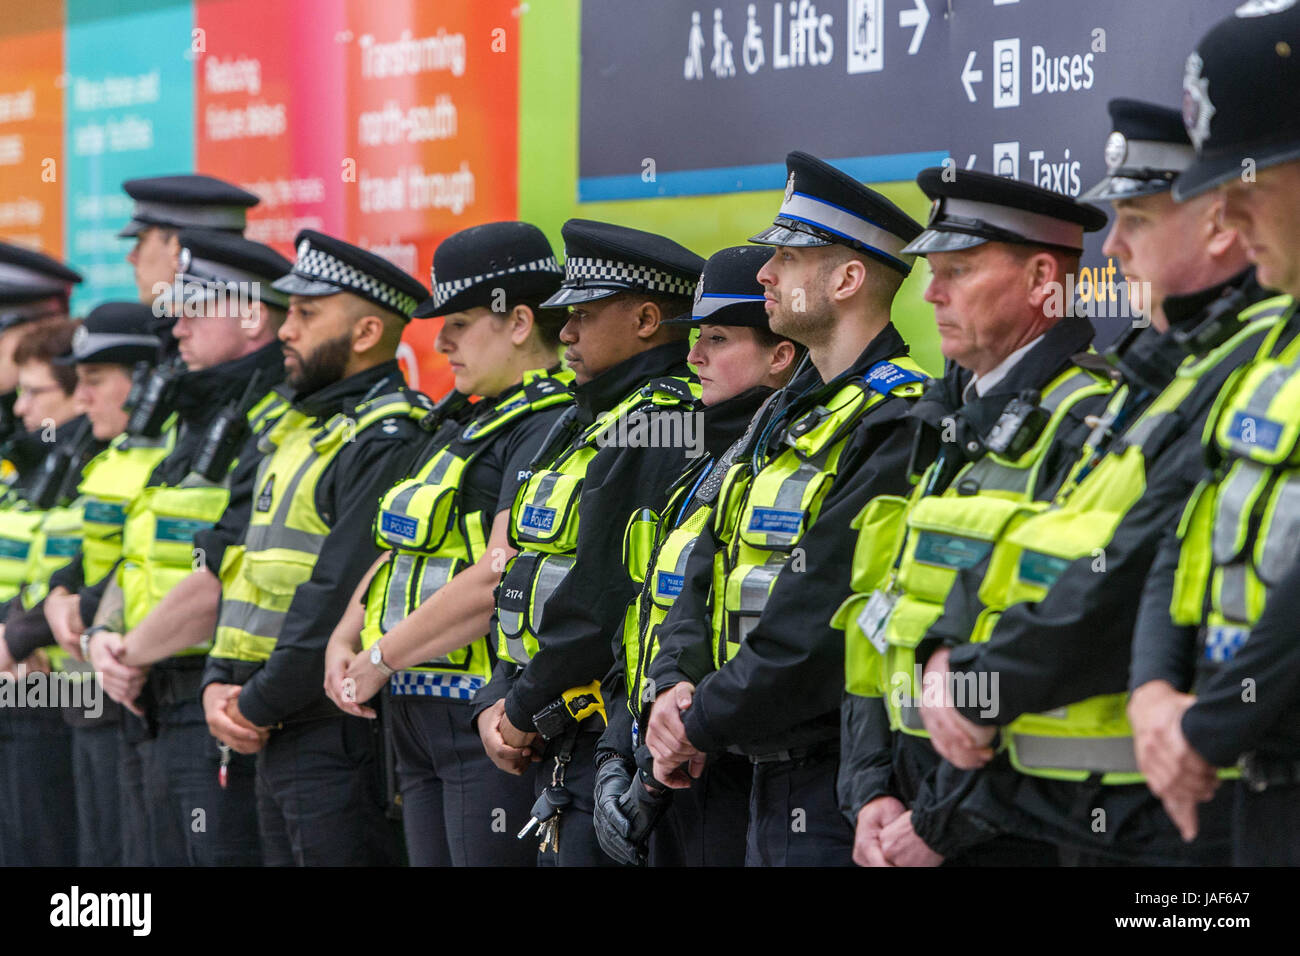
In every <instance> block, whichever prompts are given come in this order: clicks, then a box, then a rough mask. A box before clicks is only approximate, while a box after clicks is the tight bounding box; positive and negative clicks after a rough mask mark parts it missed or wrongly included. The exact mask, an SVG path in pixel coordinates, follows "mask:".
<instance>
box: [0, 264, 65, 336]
mask: <svg viewBox="0 0 1300 956" xmlns="http://www.w3.org/2000/svg"><path fill="white" fill-rule="evenodd" d="M79 282H81V275H80V274H79V273H77V272H74V271H73V270H71V269H69V268H68V267H67V266H65V265H64V264H63V263H62V262H59V260H57V259H54V258H51V257H50V256H47V255H45V253H43V252H37V251H36V250H34V249H28V248H27V247H26V246H17V245H14V244H12V243H8V242H0V331H3V330H4V329H8V328H12V327H13V326H15V325H21V324H22V323H24V322H30V321H33V320H35V319H41V318H45V317H47V316H54V315H66V314H67V311H68V298H69V296H71V295H72V287H73V286H74V285H77V284H78V283H79ZM51 300H56V301H54V302H51Z"/></svg>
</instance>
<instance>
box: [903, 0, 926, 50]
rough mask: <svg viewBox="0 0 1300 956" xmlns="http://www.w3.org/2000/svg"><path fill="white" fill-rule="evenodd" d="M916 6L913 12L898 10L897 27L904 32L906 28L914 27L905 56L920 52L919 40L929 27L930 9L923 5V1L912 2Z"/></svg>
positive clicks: (913, 0)
mask: <svg viewBox="0 0 1300 956" xmlns="http://www.w3.org/2000/svg"><path fill="white" fill-rule="evenodd" d="M912 2H913V3H915V4H916V9H914V10H899V11H898V25H899V26H900V27H902V28H903V29H904V30H906V29H907V28H908V27H915V28H916V29H915V32H913V33H912V42H911V43H909V44H908V45H907V55H908V56H916V54H917V53H919V52H920V50H921V38H922V37H924V36H925V28H926V27H927V26H929V25H930V8H929V7H927V6H926V5H925V0H912Z"/></svg>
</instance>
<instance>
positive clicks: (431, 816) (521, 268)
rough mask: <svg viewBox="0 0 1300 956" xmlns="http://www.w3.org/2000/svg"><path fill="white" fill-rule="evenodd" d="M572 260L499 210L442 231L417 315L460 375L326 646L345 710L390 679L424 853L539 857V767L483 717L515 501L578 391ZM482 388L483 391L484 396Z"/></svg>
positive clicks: (402, 763)
mask: <svg viewBox="0 0 1300 956" xmlns="http://www.w3.org/2000/svg"><path fill="white" fill-rule="evenodd" d="M563 274H564V273H563V270H562V269H561V268H560V266H559V265H558V264H557V263H556V261H555V253H554V252H553V251H552V250H551V246H550V243H549V242H548V241H547V239H546V237H545V236H544V235H543V234H542V232H541V230H540V229H538V228H537V227H536V226H533V225H531V224H529V223H523V222H493V223H487V224H485V225H482V226H475V227H474V228H472V229H466V230H463V231H461V232H458V233H455V234H453V235H451V236H449V237H448V238H447V239H445V240H443V241H442V242H441V243H439V245H438V248H437V249H436V250H435V252H434V255H433V271H432V275H431V277H430V278H431V284H432V288H433V297H432V298H431V299H429V300H428V301H426V302H424V303H422V304H421V305H420V307H419V308H418V309H416V310H415V315H416V316H417V317H420V318H425V317H440V318H441V319H442V329H441V330H440V331H439V333H438V338H437V342H436V347H437V349H438V351H439V352H440V353H442V354H443V355H445V356H446V358H447V360H448V362H449V363H450V364H451V368H452V371H453V372H454V373H455V376H456V387H455V390H454V391H453V393H452V395H451V396H450V397H449V401H450V403H451V406H450V408H451V409H453V410H454V411H448V412H447V420H446V422H445V424H444V425H443V426H442V427H440V428H439V429H438V431H437V432H436V433H435V434H433V435H431V436H430V438H429V440H428V442H427V444H426V446H425V448H424V450H422V451H421V453H420V457H419V460H418V463H417V465H416V467H415V468H413V469H412V470H411V472H410V477H408V478H406V479H405V480H403V481H400V482H398V483H397V484H396V485H394V486H393V487H392V488H391V489H390V490H389V491H388V492H387V493H386V494H385V495H384V497H383V500H382V501H381V502H380V506H379V516H378V519H377V521H376V525H375V535H376V541H377V543H378V544H379V545H380V546H381V547H384V548H387V549H390V550H389V552H388V554H387V556H386V557H385V559H384V560H383V562H382V563H381V564H380V565H379V567H378V568H377V569H374V571H373V572H372V573H371V574H369V575H367V577H366V580H365V581H363V582H362V586H361V587H359V588H358V589H357V594H356V595H355V596H354V599H353V601H352V603H351V604H350V605H349V606H348V611H347V613H346V614H345V615H344V617H343V619H342V621H340V622H339V625H338V627H336V628H335V630H334V634H333V636H332V638H331V640H330V645H329V648H328V649H327V651H326V656H325V690H326V692H327V693H328V694H329V695H330V698H331V699H332V700H333V701H334V702H335V703H336V704H338V705H339V707H340V708H341V709H342V710H343V711H344V712H345V713H351V714H355V715H357V716H373V714H374V711H373V710H372V709H371V708H368V707H363V706H362V705H364V703H365V702H366V701H368V700H370V699H371V698H372V697H373V696H375V694H376V693H377V692H378V691H379V690H380V689H381V688H385V687H386V688H387V690H388V693H389V695H390V696H389V697H387V698H385V700H384V703H383V710H384V715H383V716H384V719H386V720H388V721H390V722H391V725H392V731H391V732H392V739H393V747H394V751H395V753H396V764H397V768H396V769H397V790H398V791H399V792H400V793H401V798H402V824H403V827H404V829H405V832H406V847H407V853H408V856H409V859H410V862H411V864H412V865H413V866H439V865H442V866H447V865H456V866H488V865H514V866H523V865H532V864H533V863H534V862H535V860H536V852H535V850H534V848H533V847H532V846H531V845H530V844H528V843H526V842H523V841H520V840H517V839H515V832H516V831H517V830H518V829H519V827H520V826H522V825H523V823H524V821H526V820H527V819H528V811H529V809H530V808H531V807H532V805H533V786H532V779H531V776H527V777H515V776H511V775H508V774H503V773H501V772H500V771H498V770H497V769H496V767H494V766H493V765H492V762H491V760H489V759H488V756H487V754H486V753H484V751H483V744H482V743H481V742H480V740H479V738H478V734H477V733H476V732H475V730H474V727H473V724H472V719H471V718H472V714H473V706H472V702H473V700H474V697H475V695H476V694H477V693H478V691H479V690H480V689H481V688H482V687H483V686H484V685H485V684H486V683H487V681H488V679H489V678H490V677H491V674H492V668H493V666H494V664H495V663H496V649H495V647H493V646H492V645H491V644H490V643H489V642H488V640H487V638H486V636H485V635H486V634H487V632H488V628H489V625H490V623H491V614H492V606H493V592H494V590H495V588H496V585H497V582H498V580H499V579H500V576H501V569H502V568H503V567H504V563H505V561H506V560H507V559H508V558H509V557H511V556H512V555H513V554H514V549H513V548H511V546H510V543H509V541H508V540H507V530H508V526H509V520H510V505H511V504H512V503H513V502H514V499H515V492H516V490H517V489H518V487H519V485H520V484H521V483H522V482H523V481H524V480H525V479H526V478H527V477H528V466H529V462H531V461H532V459H533V456H534V455H535V454H536V453H537V451H538V449H539V448H540V446H541V443H542V440H543V438H545V436H546V433H547V432H548V431H549V430H550V428H551V426H552V425H553V424H554V423H555V420H556V419H557V418H558V417H559V416H560V415H561V414H562V413H563V412H564V410H565V409H566V408H569V407H571V406H572V402H573V397H572V394H571V392H570V390H569V385H570V382H571V380H572V379H571V376H570V375H568V374H567V373H561V371H560V365H559V351H558V349H559V332H560V326H561V325H562V324H563V317H562V316H557V315H556V313H555V312H554V311H553V310H549V309H542V308H541V303H542V302H543V301H544V300H545V299H547V298H549V297H550V296H552V295H554V294H555V292H556V290H558V289H559V287H560V279H561V278H562V276H563ZM470 395H477V396H480V400H479V401H478V402H476V403H475V404H474V405H473V406H472V408H470V407H467V400H468V397H469V396H470ZM354 544H355V543H354V542H346V546H347V547H353V546H354Z"/></svg>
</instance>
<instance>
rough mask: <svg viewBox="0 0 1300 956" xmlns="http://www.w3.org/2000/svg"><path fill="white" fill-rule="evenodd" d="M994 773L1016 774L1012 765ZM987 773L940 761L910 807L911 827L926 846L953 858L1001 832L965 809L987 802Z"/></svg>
mask: <svg viewBox="0 0 1300 956" xmlns="http://www.w3.org/2000/svg"><path fill="white" fill-rule="evenodd" d="M994 772H995V773H1003V774H1005V773H1014V771H1012V770H1010V768H999V769H997V770H995V771H994ZM988 776H989V774H988V773H986V772H985V771H983V770H958V769H957V768H956V767H954V766H953V765H952V764H950V763H948V762H947V761H946V760H945V761H940V763H939V765H938V766H937V767H935V769H934V771H933V772H932V773H931V774H930V775H929V776H928V777H926V778H925V780H924V782H923V783H922V784H921V786H920V788H919V789H918V791H917V794H916V799H914V800H913V801H912V806H911V810H912V829H913V830H914V831H915V832H916V835H917V836H918V837H920V838H921V840H922V842H924V843H925V845H926V846H928V847H929V848H930V849H931V850H933V851H934V852H935V853H938V854H940V855H941V856H943V857H946V858H951V857H955V856H957V855H959V854H960V853H962V852H963V851H965V850H969V849H971V848H972V847H974V846H977V845H978V844H980V843H983V842H985V841H986V840H991V839H992V838H994V837H996V836H999V835H1000V831H998V830H996V829H994V828H992V827H990V826H988V825H987V824H985V823H984V822H983V821H982V820H981V819H980V818H979V817H977V816H975V815H973V814H971V813H968V812H966V808H967V807H968V806H972V805H977V804H981V803H983V804H987V803H988V797H987V796H985V795H984V794H982V792H981V791H982V785H983V784H984V783H985V782H986V778H987V777H988Z"/></svg>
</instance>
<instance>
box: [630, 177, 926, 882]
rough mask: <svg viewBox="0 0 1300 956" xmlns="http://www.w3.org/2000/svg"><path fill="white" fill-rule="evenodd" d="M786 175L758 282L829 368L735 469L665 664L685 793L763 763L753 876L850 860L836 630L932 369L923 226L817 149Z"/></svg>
mask: <svg viewBox="0 0 1300 956" xmlns="http://www.w3.org/2000/svg"><path fill="white" fill-rule="evenodd" d="M786 166H787V169H788V171H789V177H788V178H787V180H786V188H785V196H784V199H783V201H782V203H781V207H780V210H779V211H778V213H777V215H776V219H775V224H774V225H773V226H771V227H769V228H768V229H766V230H764V231H763V232H761V233H760V234H759V235H757V236H755V237H754V238H753V240H752V241H755V242H760V243H763V244H766V245H771V246H773V247H774V249H773V251H772V254H771V256H770V257H769V259H768V261H767V263H766V264H764V266H763V268H762V269H761V270H760V271H759V273H758V281H759V282H760V283H762V285H763V287H764V290H765V298H766V302H765V308H766V309H767V311H768V316H769V320H770V323H771V327H772V330H773V331H774V332H776V333H777V334H779V335H786V336H789V337H790V338H792V339H794V340H795V341H798V342H800V343H802V344H803V345H805V346H807V348H808V353H809V356H810V360H811V367H810V368H809V369H808V370H807V371H806V372H805V373H803V374H801V375H799V376H796V378H795V379H794V381H793V382H792V383H791V384H790V385H789V386H788V387H787V388H786V390H785V391H786V395H785V400H784V401H783V402H781V403H780V404H774V405H773V406H772V407H771V409H770V410H769V411H770V414H769V415H768V416H767V418H766V420H765V421H764V422H763V423H762V425H761V427H760V428H759V429H758V430H757V432H756V435H755V440H754V441H753V443H752V446H751V447H750V448H748V449H747V450H746V452H745V453H744V454H743V455H742V456H740V457H739V459H738V461H737V462H736V464H733V466H732V467H731V469H730V470H729V473H728V475H727V478H726V480H725V481H724V484H723V488H722V489H721V491H720V492H719V499H718V500H719V502H720V504H719V505H718V506H717V508H716V510H715V513H714V518H713V521H712V522H711V524H710V526H709V528H708V529H707V534H706V533H705V532H702V533H701V535H700V537H699V538H698V539H697V541H696V544H695V547H694V549H693V550H692V553H691V557H690V561H689V562H688V564H687V567H686V569H685V570H686V573H685V582H684V584H683V587H682V593H681V594H680V595H679V597H678V598H677V601H676V603H675V604H674V605H673V607H672V609H671V610H670V611H669V612H668V615H667V617H666V618H665V620H664V622H663V624H662V625H661V626H660V629H659V647H660V650H659V653H658V655H657V656H656V657H655V660H654V662H653V663H652V664H651V666H650V678H651V679H652V680H653V681H654V682H655V686H654V689H653V690H654V692H655V693H656V694H657V697H656V699H655V702H654V705H653V710H652V712H651V713H650V715H649V721H648V730H647V735H646V740H647V743H648V746H649V749H650V752H651V754H652V755H653V757H654V764H653V773H654V777H655V778H656V779H658V780H659V781H660V782H662V783H664V784H667V785H669V786H672V787H674V788H682V787H685V786H687V785H689V782H690V777H691V776H693V775H696V774H697V773H698V770H699V768H700V765H701V764H702V763H703V762H704V760H705V755H716V754H720V753H722V752H725V751H730V752H732V753H737V754H740V755H742V756H744V757H746V758H747V759H749V760H750V761H751V763H752V764H753V770H752V778H751V779H752V783H751V791H750V793H751V795H750V804H749V806H750V819H749V829H748V834H747V849H746V855H745V863H746V864H747V865H751V866H754V865H782V864H787V865H810V864H811V865H831V864H841V865H848V863H849V855H850V849H851V845H852V831H851V830H850V829H849V828H848V827H847V826H845V825H844V822H843V820H842V819H841V818H840V816H839V814H838V813H836V811H835V774H836V768H837V765H838V750H839V747H838V735H839V693H838V690H835V691H834V692H832V689H831V688H832V686H833V685H836V684H837V683H838V682H839V680H840V674H841V673H842V668H843V664H842V647H843V642H842V638H841V637H840V636H839V634H838V633H836V632H835V631H834V630H833V629H832V628H831V627H830V625H829V621H828V619H829V616H830V613H829V611H830V609H831V608H834V607H835V606H836V605H837V604H838V603H839V602H840V601H841V600H842V599H843V598H844V597H845V596H846V595H847V594H848V590H849V588H848V583H849V581H848V571H849V564H850V559H851V556H852V550H853V537H854V535H853V532H852V530H851V529H850V528H849V522H850V521H851V520H852V519H853V516H854V515H856V514H857V513H858V512H859V511H860V510H861V509H862V507H863V505H864V504H865V503H866V502H867V501H868V500H870V499H871V498H873V497H875V496H876V495H879V494H886V493H894V494H899V493H902V492H903V491H904V490H905V489H906V488H907V458H908V453H909V450H910V447H911V436H912V431H913V427H912V425H911V424H910V423H909V421H908V417H907V416H908V410H909V409H910V407H911V399H913V398H915V397H916V396H918V395H919V394H920V392H921V383H922V382H923V381H924V380H925V379H926V375H925V373H924V372H923V371H922V370H921V369H920V368H919V367H918V366H917V365H916V364H915V363H913V362H912V361H911V360H910V359H909V358H908V357H907V352H908V347H907V345H906V343H904V341H903V339H902V337H901V336H900V335H899V334H898V331H897V330H896V329H895V328H894V326H893V325H892V324H891V321H890V308H891V305H892V303H893V300H894V296H895V295H896V293H897V292H898V289H899V287H900V286H901V285H902V283H903V280H904V279H905V278H906V277H907V275H908V274H909V273H910V272H911V269H912V261H913V260H912V256H911V255H910V254H908V253H906V252H905V251H904V247H905V246H906V245H907V244H908V243H909V242H911V241H912V240H913V239H915V238H916V237H917V235H918V234H919V233H920V232H921V227H920V225H919V224H917V223H916V222H915V221H914V220H913V219H912V218H911V217H910V216H908V215H906V214H905V213H904V212H902V211H901V210H900V209H898V207H896V206H895V205H894V204H893V203H891V202H890V201H889V200H887V199H885V198H884V197H883V196H881V195H879V194H878V193H876V192H874V191H873V190H871V189H868V188H867V187H865V186H863V185H862V184H861V183H859V182H857V181H856V180H855V179H853V178H852V177H850V176H848V175H846V174H845V173H843V172H841V171H840V170H838V169H836V168H835V167H833V166H830V165H829V164H827V163H824V162H822V161H821V160H818V159H816V158H815V157H813V156H809V155H808V154H806V153H800V152H795V153H791V154H790V155H789V156H788V157H787V158H786ZM711 584H712V588H711V589H710V585H711ZM810 609H812V610H813V614H812V615H811V616H810V614H809V611H810ZM682 711H684V713H681V712H682ZM679 714H680V716H679ZM681 764H686V765H687V768H686V769H682V768H680V767H679V765H681ZM792 826H793V827H794V830H793V832H792Z"/></svg>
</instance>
